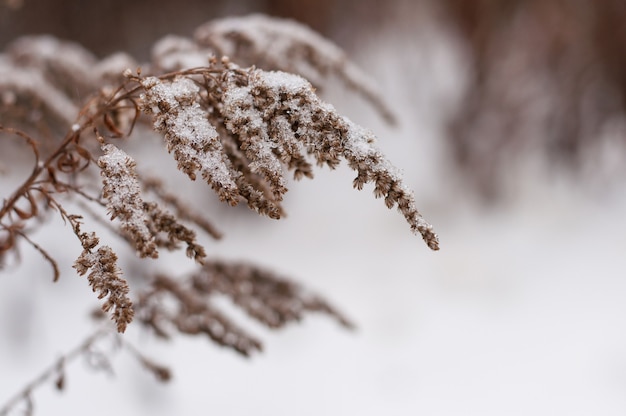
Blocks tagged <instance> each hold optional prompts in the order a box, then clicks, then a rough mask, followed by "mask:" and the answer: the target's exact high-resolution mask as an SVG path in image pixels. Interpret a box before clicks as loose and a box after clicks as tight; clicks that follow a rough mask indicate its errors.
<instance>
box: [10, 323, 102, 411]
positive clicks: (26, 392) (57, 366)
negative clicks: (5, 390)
mask: <svg viewBox="0 0 626 416" xmlns="http://www.w3.org/2000/svg"><path fill="white" fill-rule="evenodd" d="M107 335H110V331H107V330H103V329H99V330H97V331H95V332H94V333H93V334H91V335H90V336H88V337H87V338H85V340H83V341H82V342H81V343H80V344H79V345H78V346H76V347H75V348H73V349H72V350H70V351H68V352H67V353H65V354H64V355H63V356H61V357H60V358H59V359H57V360H56V361H55V362H54V363H53V364H52V365H51V366H50V367H48V368H46V369H45V370H44V371H42V372H41V373H40V374H39V375H38V376H37V377H35V378H34V379H33V380H32V381H30V382H29V383H28V384H27V385H26V386H24V387H23V388H22V389H21V390H20V391H19V392H17V393H16V394H15V395H13V396H12V397H11V398H9V400H7V401H6V402H5V403H4V405H3V406H2V407H1V408H0V416H8V415H9V412H11V411H12V410H13V409H15V408H16V406H18V405H19V404H20V403H25V404H26V407H27V409H26V414H29V415H31V414H33V407H34V406H33V400H32V395H33V392H34V391H35V390H36V389H38V388H39V387H41V386H42V385H44V384H47V383H50V382H53V383H54V384H55V386H56V388H57V389H58V390H63V388H64V386H65V369H66V367H67V365H68V364H70V363H71V362H73V361H76V359H78V358H80V357H84V356H86V355H88V354H89V351H90V349H91V348H92V346H93V345H94V344H95V343H96V342H98V341H99V340H100V339H101V338H103V337H105V336H107Z"/></svg>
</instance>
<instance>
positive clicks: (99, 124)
mask: <svg viewBox="0 0 626 416" xmlns="http://www.w3.org/2000/svg"><path fill="white" fill-rule="evenodd" d="M277 39H280V42H281V46H280V48H277V47H273V48H272V51H273V53H272V54H265V55H263V54H262V52H263V51H265V52H268V51H269V50H270V49H269V48H270V46H269V45H271V44H272V42H275V41H276V40H277ZM233 42H234V43H233ZM224 52H228V54H229V55H230V56H229V57H226V56H223V53H224ZM153 55H154V56H153V61H152V62H151V63H149V64H144V65H142V66H141V69H137V68H138V65H137V63H136V62H134V60H133V59H132V58H131V57H129V56H128V55H125V54H116V55H114V56H111V57H109V58H106V59H104V60H98V59H96V58H95V57H94V56H93V55H91V54H90V53H89V52H88V51H86V50H84V49H83V48H81V47H80V46H78V45H75V44H71V43H67V42H62V41H59V40H57V39H54V38H51V37H45V36H44V37H28V38H21V39H18V40H16V41H15V42H14V43H13V44H12V45H10V46H9V47H8V48H7V50H6V51H5V52H4V53H3V54H2V55H0V108H1V110H2V112H1V113H0V117H1V118H0V138H2V141H1V142H0V146H2V147H3V149H8V147H7V143H8V141H9V140H10V139H12V138H17V139H18V140H19V141H20V142H21V143H22V144H23V145H24V146H25V147H26V148H27V149H29V150H30V153H31V154H32V157H33V159H34V163H33V165H32V170H31V171H30V174H28V175H27V177H26V179H25V180H24V181H23V182H21V183H20V184H19V185H18V186H17V187H16V188H15V190H14V191H13V192H11V193H10V194H8V195H6V196H5V197H4V198H3V203H2V206H1V207H0V260H1V261H2V265H4V264H6V262H7V261H8V258H9V256H10V255H16V254H17V251H18V249H19V248H20V246H21V245H24V244H20V241H22V242H24V243H26V244H27V245H30V246H31V247H33V248H34V249H35V250H36V251H37V252H39V253H40V254H41V255H42V256H43V258H44V259H45V260H46V261H47V262H48V263H49V264H50V265H51V267H52V269H53V278H54V280H55V281H56V280H58V279H59V278H60V276H61V275H63V274H65V272H66V271H64V270H61V269H60V267H59V265H58V264H57V262H56V261H55V259H54V258H53V256H52V255H51V254H50V253H49V251H48V250H46V249H45V248H44V247H42V246H40V245H39V244H38V243H36V242H35V241H33V240H32V239H31V238H30V237H29V234H31V233H32V232H33V231H34V230H36V229H37V228H38V227H41V226H42V225H43V224H44V223H45V221H44V220H46V219H49V218H50V217H53V216H51V215H44V214H45V213H46V212H51V213H56V214H58V216H60V218H61V219H63V221H64V222H65V223H67V224H69V225H70V227H71V229H72V231H73V233H74V235H75V236H76V238H77V239H78V242H79V245H80V248H78V247H77V253H80V254H79V255H78V258H77V259H76V261H75V262H74V268H75V269H76V272H78V274H79V275H87V278H88V281H89V284H90V286H91V288H92V289H93V291H94V292H96V293H97V296H98V298H99V299H103V304H102V311H103V312H104V313H108V314H109V315H110V318H111V319H112V320H113V321H114V322H115V325H116V328H117V332H119V333H123V332H124V331H125V330H126V328H127V326H128V325H129V324H130V323H131V322H132V321H133V319H134V320H135V321H137V322H138V323H139V324H140V325H142V326H144V327H146V328H150V329H152V330H153V331H154V333H155V334H157V335H158V336H161V337H170V336H171V335H172V334H173V333H181V334H187V335H201V334H204V335H206V336H208V337H209V338H210V339H211V340H213V341H214V342H216V343H217V344H219V345H222V346H225V347H229V348H231V349H233V350H235V351H237V352H239V353H241V354H243V355H249V354H250V353H252V352H253V351H255V350H259V349H260V348H261V343H260V341H259V340H257V339H256V338H255V337H253V336H252V335H250V334H248V333H247V332H246V331H245V330H243V329H241V328H240V327H239V326H238V325H237V324H235V323H234V322H233V320H232V319H230V318H229V317H228V316H227V315H226V314H225V313H223V312H221V311H220V310H219V309H218V308H217V307H216V306H215V305H213V304H212V302H211V299H212V297H213V296H214V295H215V294H222V295H225V296H227V297H229V298H230V299H231V300H232V302H233V303H234V304H235V305H237V306H238V307H240V308H242V309H243V310H244V311H246V312H247V313H248V314H249V315H250V316H251V317H252V318H254V319H256V320H257V321H259V322H261V323H263V324H265V325H266V326H268V327H270V328H280V327H283V326H284V325H285V324H287V323H289V322H293V321H298V320H300V319H301V318H302V317H303V316H304V314H305V313H307V312H312V311H317V312H323V313H325V314H327V315H329V316H331V317H333V318H335V319H336V320H337V321H338V322H339V323H340V324H342V325H343V326H346V327H349V326H350V323H349V322H348V320H347V319H346V318H344V317H343V316H342V315H340V314H339V313H338V312H337V311H336V310H335V309H334V308H333V307H331V306H330V305H329V304H327V303H326V302H325V301H324V300H322V299H321V298H320V297H318V296H314V295H310V294H308V293H307V292H306V291H304V290H303V289H301V288H300V287H299V286H298V285H296V284H295V283H292V282H290V281H288V280H285V279H283V278H280V277H278V276H276V275H275V274H274V273H272V272H269V271H267V270H264V269H262V268H259V267H257V266H253V265H248V264H243V263H232V262H225V261H219V260H212V259H209V258H208V254H207V251H206V249H205V247H204V246H203V245H202V243H201V242H200V238H199V237H198V233H201V234H202V236H205V235H208V236H211V237H214V238H219V237H220V236H221V233H220V232H219V231H217V229H216V227H215V226H214V225H213V224H212V223H211V222H210V221H209V220H208V219H207V218H206V217H205V216H204V215H201V214H199V212H197V210H195V209H193V207H192V208H190V207H189V206H187V204H185V203H184V202H183V199H184V196H183V195H179V194H177V193H176V192H175V191H174V190H172V189H169V188H168V187H167V186H166V185H164V184H163V183H162V182H161V181H159V180H158V179H155V178H152V177H148V176H144V175H143V174H142V173H141V158H140V157H138V158H137V160H136V158H135V157H133V156H131V153H132V152H127V150H124V149H125V147H126V144H127V142H129V141H132V140H142V139H144V140H145V138H146V137H149V136H150V135H152V136H154V135H159V136H160V137H161V139H162V143H163V146H162V147H163V148H164V149H165V150H166V151H167V152H168V153H170V154H171V156H172V157H173V158H174V160H175V161H176V164H177V167H178V169H179V170H180V171H181V172H183V173H184V174H185V175H186V176H187V177H188V178H189V179H190V180H196V179H199V178H201V179H202V180H203V181H205V182H206V183H207V184H208V185H209V186H210V188H212V189H213V191H214V192H215V193H216V194H217V196H218V198H219V199H220V200H221V201H223V202H225V203H227V204H229V205H232V206H234V205H238V204H240V203H245V204H247V205H248V206H249V207H250V208H251V209H252V210H254V211H256V212H258V213H259V214H261V215H266V216H268V217H270V218H274V219H278V218H281V216H283V215H284V210H283V207H282V204H281V202H282V200H283V197H284V195H285V193H286V192H287V178H286V176H287V174H288V172H292V173H293V177H294V178H295V179H300V178H303V177H309V178H311V177H313V165H314V164H317V165H320V166H321V165H325V166H328V167H330V168H331V169H333V168H335V167H337V166H338V165H339V164H340V163H341V162H342V161H345V162H346V163H347V165H348V166H349V167H350V168H351V169H353V170H354V171H355V172H356V178H355V180H354V187H355V188H357V189H362V188H363V187H364V185H366V184H368V183H373V185H374V194H375V196H376V197H377V198H383V199H384V201H385V204H386V205H387V207H389V208H392V207H394V206H397V208H398V210H399V211H400V213H401V214H402V215H403V216H404V217H405V219H406V221H407V222H408V224H409V226H410V228H411V230H412V231H413V232H414V233H416V234H419V235H421V236H422V238H423V239H424V241H425V242H426V244H427V245H428V246H429V247H430V248H431V249H433V250H437V249H438V248H439V245H438V239H437V235H436V234H435V233H434V232H433V230H432V227H431V225H430V224H428V223H427V222H426V221H425V220H424V219H423V218H422V216H421V215H420V213H419V212H418V210H417V208H416V206H415V201H414V198H413V194H412V192H411V191H410V190H409V189H408V188H407V187H406V186H405V185H404V183H403V180H402V177H401V176H400V174H399V173H398V171H397V170H396V169H395V168H394V167H393V166H392V165H391V163H390V162H389V161H387V159H386V158H385V156H384V155H383V154H382V153H381V152H380V151H379V150H378V149H377V148H376V147H375V144H374V142H375V137H374V136H373V135H372V133H371V132H369V131H367V130H365V129H363V128H362V127H360V126H357V125H355V124H354V123H352V122H351V121H350V120H348V119H347V118H345V117H343V116H341V115H339V114H338V113H337V111H336V110H335V109H334V108H333V107H332V106H331V105H329V104H326V103H324V102H322V101H321V100H320V99H319V98H318V96H317V95H316V94H315V90H314V88H313V87H312V86H311V84H310V83H309V82H308V81H306V80H305V79H304V78H303V77H302V76H300V75H295V74H290V73H286V72H280V71H273V70H264V69H258V68H256V67H254V66H247V65H251V64H254V63H255V62H254V61H255V60H261V61H262V62H261V63H262V64H264V65H268V66H270V67H271V68H270V69H279V70H283V69H288V70H292V71H296V72H302V73H303V74H301V75H308V76H311V77H312V78H315V82H316V84H318V85H320V86H322V85H323V83H324V79H325V78H326V77H327V76H329V75H338V76H339V77H340V78H341V79H342V80H343V81H344V82H345V84H346V86H347V87H348V88H350V89H352V90H355V91H357V92H358V93H360V94H362V95H363V97H365V99H366V100H368V101H370V102H371V103H372V104H373V105H374V106H375V107H376V108H377V109H379V110H380V111H381V115H382V116H383V117H384V118H386V119H390V118H391V117H390V114H389V113H388V112H387V110H386V107H384V105H383V104H382V100H379V99H378V97H380V95H379V94H378V93H376V92H375V89H374V88H373V87H372V84H367V83H365V82H363V80H364V79H365V78H364V76H363V75H362V74H361V73H360V72H358V71H357V70H356V69H355V68H354V67H353V66H352V65H351V64H350V63H349V62H348V61H347V60H346V58H345V56H344V55H343V54H342V53H340V51H339V50H338V49H337V48H336V47H334V46H332V45H331V44H330V43H329V42H328V41H326V40H323V39H321V38H320V37H319V36H317V35H315V34H313V33H312V32H311V31H309V30H308V29H305V28H302V27H300V26H298V25H296V24H295V23H293V22H286V21H282V20H277V21H273V20H271V19H268V18H265V17H261V16H255V17H252V18H242V19H239V20H230V19H229V20H224V21H220V22H213V23H211V24H207V25H205V26H202V28H200V29H198V32H197V36H196V40H191V39H184V38H166V39H164V40H162V41H160V42H159V43H158V44H157V45H156V46H155V48H154V53H153ZM218 56H219V58H218ZM263 56H265V57H266V60H265V61H263ZM24 146H23V147H24ZM3 154H7V155H8V154H9V152H8V150H7V152H6V153H3ZM9 166H10V165H9ZM76 201H80V202H79V203H76ZM81 207H82V208H81ZM81 209H82V210H81ZM76 210H81V212H80V213H77V212H76ZM104 211H106V214H102V213H103V212H104ZM88 219H92V220H93V221H94V223H99V224H107V225H108V227H109V228H110V229H111V230H113V231H114V234H113V235H114V236H119V237H120V238H121V239H122V241H124V242H126V243H127V244H128V247H129V251H132V252H134V253H136V255H137V257H138V258H140V259H146V260H144V261H148V260H149V259H156V258H158V256H159V252H160V251H162V250H168V251H172V250H176V249H178V248H179V247H180V246H183V247H184V248H185V250H186V254H187V256H188V257H190V258H192V259H194V260H195V262H196V263H198V269H197V271H196V272H195V273H192V274H191V275H190V276H188V277H184V276H183V277H180V276H169V275H164V274H159V275H155V276H147V280H148V282H147V283H148V285H147V286H148V287H147V289H145V290H144V291H142V292H141V293H134V291H133V290H132V288H131V287H130V286H129V284H128V282H127V281H126V279H125V278H124V277H123V273H122V270H121V269H120V267H119V266H118V256H119V255H122V254H125V253H119V252H118V253H116V252H115V251H114V250H113V249H112V248H111V247H110V246H109V245H108V244H106V243H105V242H104V241H103V240H104V239H103V238H102V237H101V236H98V235H96V233H94V232H92V231H89V230H87V231H84V230H85V229H88V228H89V220H88ZM108 238H111V237H108ZM113 238H114V237H113ZM133 298H134V299H135V301H133V300H132V299H133ZM165 298H167V299H168V300H167V301H166V300H164V299H165ZM98 334H99V333H98ZM94 337H95V338H90V339H89V340H88V341H87V342H86V343H84V344H83V345H82V346H81V347H79V348H78V349H77V350H76V351H75V352H72V353H70V354H68V355H67V356H65V357H64V359H63V361H60V363H61V364H59V366H62V364H63V363H64V362H65V361H67V360H69V359H70V358H72V357H74V356H78V355H81V354H83V353H86V351H88V350H89V347H90V346H91V345H92V344H93V342H95V339H96V338H98V337H99V335H94ZM120 339H121V338H120ZM120 342H122V345H123V346H125V347H126V349H127V350H129V351H131V352H132V353H133V354H134V355H136V356H137V357H138V359H139V361H140V363H141V364H142V365H144V367H146V368H148V369H150V370H152V371H153V372H154V373H155V375H156V376H157V378H158V379H160V380H167V379H169V372H168V371H167V370H166V369H164V368H163V367H161V366H159V365H157V364H155V363H153V362H152V361H151V360H148V359H147V358H145V357H143V356H141V354H139V353H138V351H137V350H136V349H135V348H134V347H132V346H131V345H130V344H128V343H126V342H125V341H120ZM55 368H56V367H55ZM62 374H63V372H62V371H56V372H55V371H48V372H45V373H44V374H43V375H42V377H40V378H39V379H37V380H39V381H37V382H35V383H34V384H33V385H31V386H28V387H27V388H26V389H24V390H23V391H22V392H21V393H20V394H18V396H16V397H17V399H16V400H17V401H18V402H19V401H20V400H22V401H24V402H25V403H31V393H32V390H33V388H34V387H35V386H36V385H38V384H39V383H41V382H44V381H46V380H48V379H49V378H51V377H53V376H54V375H59V377H60V375H62ZM60 378H61V377H60ZM58 384H60V385H62V384H63V383H62V382H59V383H58ZM14 404H15V402H11V403H9V404H8V405H7V406H6V407H4V408H3V409H1V410H0V414H4V413H6V412H8V410H10V408H11V407H12V406H13V405H14Z"/></svg>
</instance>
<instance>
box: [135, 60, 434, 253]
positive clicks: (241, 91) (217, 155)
mask: <svg viewBox="0 0 626 416" xmlns="http://www.w3.org/2000/svg"><path fill="white" fill-rule="evenodd" d="M136 80H137V81H138V82H139V83H140V85H141V86H142V87H143V88H144V89H145V93H144V94H142V96H141V98H142V101H141V108H142V109H143V111H145V112H146V113H148V114H151V115H152V116H153V120H154V128H155V129H156V130H158V131H159V132H161V133H162V134H163V135H164V137H165V140H166V144H167V149H168V151H170V152H171V153H172V154H173V156H174V158H175V159H176V161H177V162H178V168H179V169H180V170H181V171H183V172H184V173H186V174H187V176H189V177H190V178H191V179H192V180H193V179H195V177H196V172H200V173H201V175H202V177H203V178H204V179H205V180H206V181H207V182H208V183H209V184H210V185H211V187H212V188H213V189H214V190H215V191H216V192H217V194H218V195H219V197H220V199H221V200H224V201H227V202H229V203H230V204H232V205H234V204H237V202H238V201H239V200H240V199H244V200H246V201H247V202H248V205H249V206H250V207H251V208H253V209H255V210H257V211H258V212H260V213H263V214H266V215H269V216H270V217H273V218H279V217H280V215H281V212H282V209H281V207H280V201H281V200H282V198H283V195H284V193H285V192H286V191H287V187H286V179H285V177H284V170H292V171H294V176H295V178H296V179H299V178H301V177H303V176H307V177H312V168H311V165H310V163H309V162H308V161H307V160H308V159H309V158H313V159H315V161H316V162H317V164H319V165H324V164H325V165H328V166H329V167H331V168H334V167H336V166H337V165H339V163H340V162H341V161H342V160H345V161H346V162H347V163H348V165H349V166H350V168H352V169H353V170H355V171H356V172H357V177H356V178H355V180H354V186H355V187H356V188H357V189H362V187H363V185H364V184H366V183H369V182H373V183H374V186H375V189H374V193H375V195H376V197H382V198H384V199H385V204H386V205H387V207H389V208H392V207H393V206H395V205H397V207H398V209H399V211H400V212H401V213H402V214H403V216H404V217H405V219H406V220H407V222H408V223H409V225H410V226H411V229H412V230H413V231H414V232H416V233H419V234H420V235H421V236H422V237H423V238H424V240H425V241H426V243H427V244H428V246H429V247H430V248H431V249H433V250H437V249H438V248H439V243H438V238H437V235H436V234H435V233H434V232H433V230H432V226H431V225H430V224H428V223H427V222H426V221H425V220H424V219H423V218H422V216H421V214H420V213H419V211H418V210H417V208H416V207H415V201H414V197H413V194H412V192H411V191H410V190H409V189H408V188H407V187H406V186H405V185H404V183H403V180H402V177H401V176H400V174H399V173H398V171H397V169H395V168H394V167H393V166H392V165H391V163H389V161H388V160H387V159H386V158H385V156H384V155H383V154H382V153H381V152H380V151H379V150H378V149H377V148H376V147H375V145H374V142H375V137H374V136H373V134H372V133H370V132H369V131H367V130H365V129H363V128H362V127H359V126H357V125H356V124H354V123H352V122H351V121H350V120H348V119H347V118H345V117H342V116H340V115H339V114H338V113H337V112H336V110H335V109H334V108H333V107H332V106H331V105H329V104H326V103H324V102H322V101H321V100H320V99H319V98H318V97H317V95H315V92H314V89H313V87H312V86H311V84H310V83H309V82H308V81H306V80H305V79H303V78H302V77H300V76H297V75H293V74H288V73H284V72H279V71H264V70H261V69H256V68H254V67H252V68H247V69H242V68H239V67H238V66H236V65H234V64H232V63H229V62H228V60H226V59H225V60H223V62H222V63H217V62H216V61H215V60H213V61H212V63H211V66H210V67H207V68H196V69H193V70H189V71H181V72H179V73H177V74H176V75H172V76H168V77H164V78H161V79H160V78H156V77H147V78H139V77H137V78H136Z"/></svg>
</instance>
